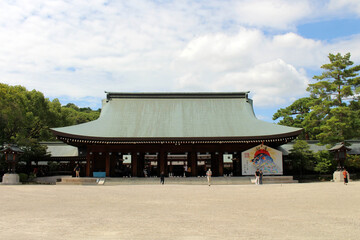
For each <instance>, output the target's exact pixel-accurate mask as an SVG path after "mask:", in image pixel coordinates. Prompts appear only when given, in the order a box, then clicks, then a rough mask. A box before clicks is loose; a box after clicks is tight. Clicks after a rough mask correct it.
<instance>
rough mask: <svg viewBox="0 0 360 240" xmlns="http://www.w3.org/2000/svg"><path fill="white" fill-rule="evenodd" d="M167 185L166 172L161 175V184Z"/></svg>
mask: <svg viewBox="0 0 360 240" xmlns="http://www.w3.org/2000/svg"><path fill="white" fill-rule="evenodd" d="M164 183H165V174H164V172H161V173H160V184H164Z"/></svg>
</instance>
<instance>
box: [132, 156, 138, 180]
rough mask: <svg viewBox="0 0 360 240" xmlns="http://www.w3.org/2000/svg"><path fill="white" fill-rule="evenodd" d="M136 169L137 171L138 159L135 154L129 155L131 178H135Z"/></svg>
mask: <svg viewBox="0 0 360 240" xmlns="http://www.w3.org/2000/svg"><path fill="white" fill-rule="evenodd" d="M137 169H138V159H137V153H136V152H134V153H131V175H132V176H133V177H137V176H138V175H137Z"/></svg>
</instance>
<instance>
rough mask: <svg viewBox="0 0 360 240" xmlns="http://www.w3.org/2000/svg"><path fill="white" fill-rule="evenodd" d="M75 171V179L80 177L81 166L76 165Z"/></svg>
mask: <svg viewBox="0 0 360 240" xmlns="http://www.w3.org/2000/svg"><path fill="white" fill-rule="evenodd" d="M74 171H75V177H77V178H78V177H80V166H79V164H76V166H75V168H74Z"/></svg>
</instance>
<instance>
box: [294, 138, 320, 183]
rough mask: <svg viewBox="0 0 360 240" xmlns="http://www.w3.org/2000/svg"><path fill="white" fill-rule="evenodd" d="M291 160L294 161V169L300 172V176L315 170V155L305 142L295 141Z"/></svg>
mask: <svg viewBox="0 0 360 240" xmlns="http://www.w3.org/2000/svg"><path fill="white" fill-rule="evenodd" d="M289 158H290V159H291V160H292V165H293V167H294V169H297V170H298V171H299V174H300V176H302V174H303V171H304V170H308V171H312V170H313V168H314V154H313V152H312V151H311V150H310V145H309V144H308V143H307V142H306V141H304V140H295V143H294V145H293V149H291V150H290V154H289Z"/></svg>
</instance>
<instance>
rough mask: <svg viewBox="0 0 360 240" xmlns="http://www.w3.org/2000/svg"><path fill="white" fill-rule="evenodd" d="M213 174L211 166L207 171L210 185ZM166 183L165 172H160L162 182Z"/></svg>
mask: <svg viewBox="0 0 360 240" xmlns="http://www.w3.org/2000/svg"><path fill="white" fill-rule="evenodd" d="M211 176H212V171H211V169H210V168H209V169H208V170H207V172H206V178H207V182H208V185H209V186H210V185H211ZM164 183H165V174H164V172H161V173H160V184H164Z"/></svg>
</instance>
